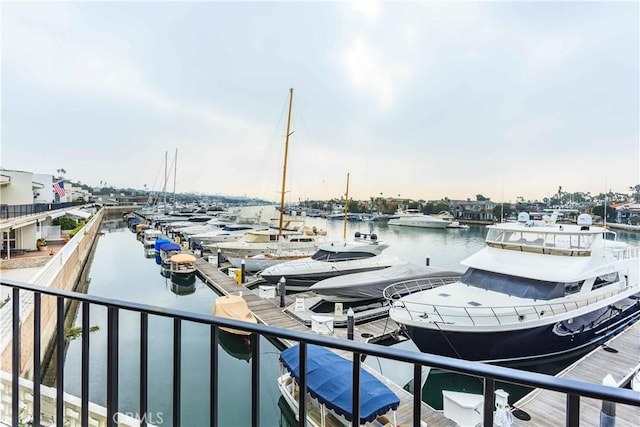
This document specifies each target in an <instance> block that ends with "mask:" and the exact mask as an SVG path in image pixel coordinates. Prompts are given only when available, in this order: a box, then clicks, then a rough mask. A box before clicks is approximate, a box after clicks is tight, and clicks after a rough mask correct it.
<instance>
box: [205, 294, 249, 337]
mask: <svg viewBox="0 0 640 427" xmlns="http://www.w3.org/2000/svg"><path fill="white" fill-rule="evenodd" d="M213 315H214V316H218V317H225V318H227V319H234V320H242V321H243V322H249V323H258V321H257V319H256V317H255V316H254V315H253V313H252V312H251V310H249V307H248V306H247V302H246V301H245V300H244V298H242V297H241V296H238V295H224V296H221V297H218V298H216V299H215V301H214V303H213ZM220 329H222V330H223V331H227V332H229V333H232V334H236V335H251V332H247V331H241V330H239V329H233V328H224V327H221V328H220Z"/></svg>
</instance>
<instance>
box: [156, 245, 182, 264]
mask: <svg viewBox="0 0 640 427" xmlns="http://www.w3.org/2000/svg"><path fill="white" fill-rule="evenodd" d="M159 249H160V261H161V263H162V264H164V265H166V266H169V265H170V264H171V257H172V256H174V255H177V254H179V253H180V252H182V246H180V245H179V244H177V243H174V242H164V243H163V244H161V245H160V246H159Z"/></svg>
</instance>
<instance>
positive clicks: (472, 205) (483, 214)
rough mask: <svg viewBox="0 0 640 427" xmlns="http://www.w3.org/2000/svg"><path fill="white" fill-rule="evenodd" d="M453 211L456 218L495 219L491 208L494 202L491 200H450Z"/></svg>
mask: <svg viewBox="0 0 640 427" xmlns="http://www.w3.org/2000/svg"><path fill="white" fill-rule="evenodd" d="M451 204H452V205H453V212H454V214H453V215H454V216H455V217H456V218H461V219H468V220H474V221H495V217H494V215H493V208H495V207H496V203H494V202H492V201H491V200H482V201H478V200H470V199H467V200H452V201H451Z"/></svg>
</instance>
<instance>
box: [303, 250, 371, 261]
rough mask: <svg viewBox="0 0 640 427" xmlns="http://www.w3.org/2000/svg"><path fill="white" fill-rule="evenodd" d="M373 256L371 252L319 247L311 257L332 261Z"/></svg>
mask: <svg viewBox="0 0 640 427" xmlns="http://www.w3.org/2000/svg"><path fill="white" fill-rule="evenodd" d="M372 256H375V255H374V254H372V253H371V252H356V251H353V252H331V251H325V250H323V249H319V250H318V251H317V252H316V253H315V254H313V256H312V257H311V259H315V260H316V261H325V262H334V261H349V260H352V259H363V258H371V257H372Z"/></svg>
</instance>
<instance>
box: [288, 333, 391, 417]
mask: <svg viewBox="0 0 640 427" xmlns="http://www.w3.org/2000/svg"><path fill="white" fill-rule="evenodd" d="M280 361H282V363H283V364H284V366H285V367H286V368H287V370H288V371H289V372H290V373H291V375H292V376H293V377H294V378H295V379H296V381H299V380H300V345H299V344H298V345H295V346H293V347H289V348H287V349H286V350H284V351H283V352H282V353H281V354H280ZM352 378H353V363H352V362H351V361H350V360H347V359H345V358H343V357H341V356H339V355H337V354H336V353H333V352H332V351H329V350H327V349H326V348H324V347H320V346H317V345H312V344H309V345H307V390H308V391H309V393H311V396H312V397H314V398H315V399H318V401H319V402H320V403H322V404H324V405H326V406H327V407H328V408H330V409H332V410H333V411H334V412H336V413H337V414H339V415H342V416H344V417H345V418H346V419H347V420H348V421H351V417H352V415H351V413H352V411H351V408H352V407H351V405H352V391H351V389H352V385H351V380H352ZM399 404H400V399H399V398H398V396H396V395H395V393H393V392H392V391H391V390H390V389H389V388H388V387H387V386H386V385H384V384H383V383H382V382H381V381H380V380H378V379H377V378H376V377H374V376H373V375H372V374H370V373H369V372H368V371H366V370H364V369H361V372H360V423H364V422H372V421H374V420H375V419H376V418H377V417H378V416H380V415H384V414H386V413H387V412H388V411H389V410H390V409H393V410H396V409H398V405H399Z"/></svg>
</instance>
